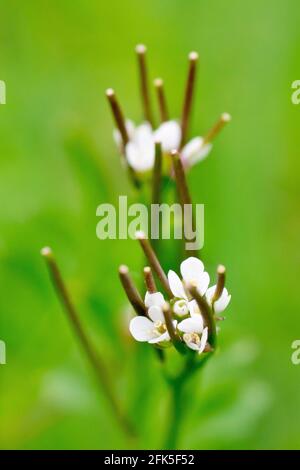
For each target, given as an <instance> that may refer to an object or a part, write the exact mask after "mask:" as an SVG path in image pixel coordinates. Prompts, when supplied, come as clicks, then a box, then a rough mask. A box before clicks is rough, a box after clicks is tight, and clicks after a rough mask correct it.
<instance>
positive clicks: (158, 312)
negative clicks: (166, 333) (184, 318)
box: [148, 305, 165, 323]
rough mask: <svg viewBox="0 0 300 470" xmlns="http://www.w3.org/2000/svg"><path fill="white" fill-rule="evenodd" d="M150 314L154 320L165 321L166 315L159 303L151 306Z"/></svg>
mask: <svg viewBox="0 0 300 470" xmlns="http://www.w3.org/2000/svg"><path fill="white" fill-rule="evenodd" d="M148 315H149V317H150V318H151V320H152V321H154V322H157V321H159V322H163V323H164V322H165V317H164V314H163V312H162V309H161V307H158V306H157V305H152V307H150V308H149V310H148Z"/></svg>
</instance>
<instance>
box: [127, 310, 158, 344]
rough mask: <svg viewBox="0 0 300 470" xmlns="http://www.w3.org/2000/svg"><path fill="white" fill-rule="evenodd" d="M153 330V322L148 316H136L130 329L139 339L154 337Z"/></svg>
mask: <svg viewBox="0 0 300 470" xmlns="http://www.w3.org/2000/svg"><path fill="white" fill-rule="evenodd" d="M153 330H154V324H153V322H152V321H151V320H149V318H146V317H142V316H137V317H134V318H133V319H132V320H131V321H130V324H129V331H130V333H131V334H132V336H133V337H134V339H136V340H137V341H149V340H150V339H152V338H154V336H155V334H154V331H153Z"/></svg>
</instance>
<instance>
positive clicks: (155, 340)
mask: <svg viewBox="0 0 300 470" xmlns="http://www.w3.org/2000/svg"><path fill="white" fill-rule="evenodd" d="M173 326H174V328H176V326H177V320H173ZM163 341H170V335H169V333H168V332H167V331H166V332H165V333H163V334H162V335H161V336H159V337H158V338H153V339H150V340H149V341H148V343H150V344H155V343H162V342H163Z"/></svg>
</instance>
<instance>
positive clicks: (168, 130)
mask: <svg viewBox="0 0 300 470" xmlns="http://www.w3.org/2000/svg"><path fill="white" fill-rule="evenodd" d="M181 135H182V134H181V127H180V124H179V123H178V122H177V121H167V122H163V123H162V124H161V125H160V126H159V128H158V129H157V130H156V131H155V132H154V139H155V140H157V141H159V142H161V145H162V149H163V152H165V153H170V152H171V151H172V150H178V149H179V146H180V141H181ZM211 148H212V144H211V143H207V144H204V140H203V138H202V137H194V138H193V139H192V140H190V141H189V142H188V143H187V144H186V145H185V146H184V147H183V148H182V150H181V152H180V154H181V158H182V163H183V165H184V166H185V167H186V168H189V167H191V166H193V165H195V163H197V162H199V161H201V160H203V159H204V158H205V157H207V155H208V154H209V152H210V151H211Z"/></svg>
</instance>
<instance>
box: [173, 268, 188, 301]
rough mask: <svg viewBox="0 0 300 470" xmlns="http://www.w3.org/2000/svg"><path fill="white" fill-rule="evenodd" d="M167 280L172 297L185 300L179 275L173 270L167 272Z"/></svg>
mask: <svg viewBox="0 0 300 470" xmlns="http://www.w3.org/2000/svg"><path fill="white" fill-rule="evenodd" d="M168 281H169V285H170V289H171V291H172V294H173V295H174V297H178V298H179V299H185V300H187V296H186V293H185V291H184V287H183V284H182V282H181V280H180V277H179V276H178V275H177V274H176V273H175V272H174V271H169V272H168Z"/></svg>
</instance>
